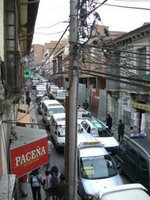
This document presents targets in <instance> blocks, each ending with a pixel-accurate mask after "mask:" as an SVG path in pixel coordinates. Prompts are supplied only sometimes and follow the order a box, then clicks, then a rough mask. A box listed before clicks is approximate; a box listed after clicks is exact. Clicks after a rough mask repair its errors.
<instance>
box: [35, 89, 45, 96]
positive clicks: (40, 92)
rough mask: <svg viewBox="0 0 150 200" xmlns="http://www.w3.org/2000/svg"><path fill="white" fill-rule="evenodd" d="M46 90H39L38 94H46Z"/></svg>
mask: <svg viewBox="0 0 150 200" xmlns="http://www.w3.org/2000/svg"><path fill="white" fill-rule="evenodd" d="M45 92H46V91H45V90H38V93H37V94H38V95H44V94H45Z"/></svg>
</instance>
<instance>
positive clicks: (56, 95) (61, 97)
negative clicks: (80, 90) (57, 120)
mask: <svg viewBox="0 0 150 200" xmlns="http://www.w3.org/2000/svg"><path fill="white" fill-rule="evenodd" d="M65 92H66V90H62V89H57V90H56V91H55V92H54V91H51V92H50V96H51V97H52V98H53V99H56V100H57V101H59V102H60V103H64V102H65V98H66V95H65Z"/></svg>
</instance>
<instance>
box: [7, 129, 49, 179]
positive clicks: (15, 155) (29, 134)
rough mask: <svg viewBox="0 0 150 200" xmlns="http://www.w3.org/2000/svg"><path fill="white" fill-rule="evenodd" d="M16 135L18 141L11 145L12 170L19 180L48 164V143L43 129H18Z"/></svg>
mask: <svg viewBox="0 0 150 200" xmlns="http://www.w3.org/2000/svg"><path fill="white" fill-rule="evenodd" d="M15 134H16V138H17V139H16V140H13V141H12V143H11V145H10V168H11V173H12V174H15V175H16V177H17V178H19V177H22V176H24V175H26V174H27V173H30V172H31V171H32V170H34V169H36V168H39V167H41V166H43V165H45V164H46V163H47V162H48V142H47V133H46V131H45V130H43V129H33V128H27V127H16V128H15Z"/></svg>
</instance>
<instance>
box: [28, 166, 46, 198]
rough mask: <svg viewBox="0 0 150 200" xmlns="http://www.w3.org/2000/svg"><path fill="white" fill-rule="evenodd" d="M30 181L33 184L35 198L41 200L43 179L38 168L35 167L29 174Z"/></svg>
mask: <svg viewBox="0 0 150 200" xmlns="http://www.w3.org/2000/svg"><path fill="white" fill-rule="evenodd" d="M29 183H30V184H31V190H32V195H33V199H34V200H41V185H42V184H43V179H42V175H41V174H40V173H39V170H38V169H35V170H34V171H32V172H31V174H30V175H29Z"/></svg>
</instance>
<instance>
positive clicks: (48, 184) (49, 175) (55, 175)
mask: <svg viewBox="0 0 150 200" xmlns="http://www.w3.org/2000/svg"><path fill="white" fill-rule="evenodd" d="M45 174H46V178H45V184H44V190H45V194H46V199H49V197H57V195H58V194H57V185H58V184H59V182H60V181H61V172H60V171H59V170H58V168H57V166H53V167H52V168H51V170H50V171H46V172H45Z"/></svg>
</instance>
